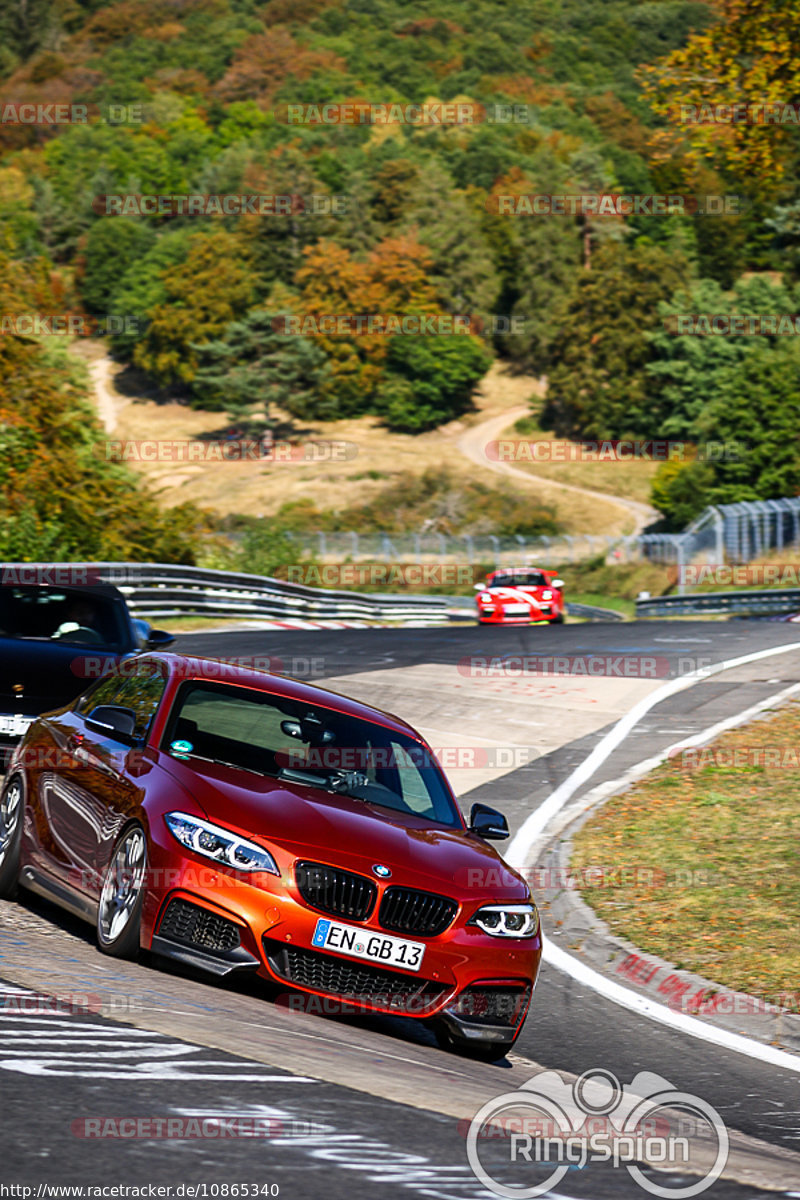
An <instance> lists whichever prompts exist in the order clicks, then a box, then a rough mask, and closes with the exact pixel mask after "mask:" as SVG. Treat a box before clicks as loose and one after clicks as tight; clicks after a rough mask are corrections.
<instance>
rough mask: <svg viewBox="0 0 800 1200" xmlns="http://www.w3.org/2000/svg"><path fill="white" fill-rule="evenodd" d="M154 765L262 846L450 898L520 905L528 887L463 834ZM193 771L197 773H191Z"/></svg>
mask: <svg viewBox="0 0 800 1200" xmlns="http://www.w3.org/2000/svg"><path fill="white" fill-rule="evenodd" d="M159 760H160V764H161V765H162V767H163V768H164V770H166V771H167V772H168V773H169V774H170V775H171V776H172V777H173V778H174V779H175V780H176V782H178V783H179V784H180V785H181V786H182V787H183V788H184V789H186V790H187V791H188V792H189V793H190V794H191V795H192V796H193V797H194V799H195V801H196V802H197V803H198V804H199V805H200V807H201V808H202V809H203V811H204V812H205V814H206V816H207V818H208V820H209V821H213V822H217V823H219V824H220V825H222V826H224V827H225V828H228V829H231V830H233V831H234V832H236V833H240V834H242V835H243V836H247V837H250V838H252V839H253V840H255V841H257V842H259V843H260V844H263V845H264V846H265V847H266V848H267V849H270V848H272V849H278V848H283V850H285V851H287V852H288V854H289V855H290V856H292V857H295V858H300V859H311V860H313V861H315V862H323V863H327V864H331V865H335V866H339V867H342V868H344V869H345V870H349V871H356V872H358V873H359V874H366V875H368V876H369V877H370V878H374V876H373V872H372V867H373V866H374V865H378V864H380V865H382V866H386V867H389V869H390V870H391V871H392V876H391V882H392V883H394V884H400V885H402V886H405V887H417V888H423V889H426V890H428V891H435V892H439V893H441V894H444V895H447V896H451V897H453V898H454V899H461V900H465V899H467V898H469V899H476V898H480V899H492V898H495V899H509V898H512V897H513V898H514V899H516V900H522V899H524V898H526V896H527V894H528V889H527V885H526V884H525V882H524V881H523V880H522V879H521V878H520V876H519V875H517V873H516V872H515V871H512V869H511V868H510V867H508V866H507V865H506V864H505V863H504V862H503V860H502V859H501V858H500V856H499V854H497V852H496V851H495V850H494V848H493V847H491V846H489V845H487V844H486V842H484V841H482V840H481V839H480V838H478V837H476V836H475V835H473V834H468V833H467V832H466V831H465V830H463V829H460V828H459V829H456V828H452V829H451V828H447V827H445V826H442V825H434V824H432V823H431V822H429V821H425V820H423V819H422V818H420V817H414V816H411V815H408V814H405V813H400V812H394V811H393V810H391V809H386V808H379V807H378V806H376V805H372V804H365V803H363V802H362V801H360V800H353V799H350V798H348V797H346V796H340V795H333V794H330V793H327V792H324V791H321V790H319V789H317V788H312V787H306V786H304V785H301V784H292V783H284V782H282V781H280V780H278V779H275V778H274V777H270V776H259V775H255V774H253V775H250V774H248V775H246V776H243V774H242V773H241V772H238V771H234V770H232V769H231V768H227V767H222V766H218V765H215V764H211V763H203V764H199V763H195V764H190V763H189V762H182V761H179V760H177V759H175V758H173V757H172V756H171V755H167V754H164V753H163V752H162V753H160V754H159ZM197 768H199V769H197Z"/></svg>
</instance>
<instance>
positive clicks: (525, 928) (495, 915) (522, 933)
mask: <svg viewBox="0 0 800 1200" xmlns="http://www.w3.org/2000/svg"><path fill="white" fill-rule="evenodd" d="M467 924H468V925H477V926H478V928H479V929H482V930H483V932H484V933H489V934H491V935H492V937H507V938H524V937H534V936H535V935H536V934H537V933H538V932H539V910H538V909H537V907H536V905H535V904H486V905H484V907H483V908H479V909H478V911H477V912H476V913H475V915H474V916H473V917H470V919H469V921H467Z"/></svg>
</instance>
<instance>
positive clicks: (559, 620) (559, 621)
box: [550, 613, 564, 625]
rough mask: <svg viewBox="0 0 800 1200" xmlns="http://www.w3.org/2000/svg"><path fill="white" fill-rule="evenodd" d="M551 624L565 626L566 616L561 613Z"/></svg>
mask: <svg viewBox="0 0 800 1200" xmlns="http://www.w3.org/2000/svg"><path fill="white" fill-rule="evenodd" d="M550 624H551V625H563V624H564V614H563V613H559V614H558V616H557V617H553V619H552V621H551V622H550Z"/></svg>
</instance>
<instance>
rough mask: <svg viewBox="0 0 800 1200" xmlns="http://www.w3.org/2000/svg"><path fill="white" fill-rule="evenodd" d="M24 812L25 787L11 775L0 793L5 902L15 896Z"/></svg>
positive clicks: (0, 877)
mask: <svg viewBox="0 0 800 1200" xmlns="http://www.w3.org/2000/svg"><path fill="white" fill-rule="evenodd" d="M24 810H25V787H24V785H23V782H22V779H21V777H20V776H19V775H12V776H11V778H10V779H9V780H8V781H7V782H6V783H5V784H4V786H3V791H2V793H0V897H2V898H3V899H5V900H13V898H14V897H15V896H16V894H17V879H18V877H19V848H20V844H21V842H22V815H23V812H24Z"/></svg>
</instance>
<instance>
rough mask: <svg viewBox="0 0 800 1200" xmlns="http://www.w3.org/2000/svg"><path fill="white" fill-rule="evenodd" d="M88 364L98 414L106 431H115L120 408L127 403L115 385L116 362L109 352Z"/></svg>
mask: <svg viewBox="0 0 800 1200" xmlns="http://www.w3.org/2000/svg"><path fill="white" fill-rule="evenodd" d="M87 365H88V368H89V375H90V376H91V379H92V385H93V387H94V401H95V406H96V408H97V415H98V417H99V418H100V420H101V421H102V423H103V428H104V429H105V431H106V433H113V432H114V430H115V429H116V427H117V417H118V416H119V413H120V410H121V409H123V408H124V407H125V404H126V403H127V402H126V400H125V399H124V398H123V397H122V396H120V394H119V392H117V390H116V389H115V387H114V362H113V360H112V359H111V358H109V357H108V355H107V354H104V355H103V356H102V357H101V358H95V359H93V360H92V361H91V362H89V363H88V364H87Z"/></svg>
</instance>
